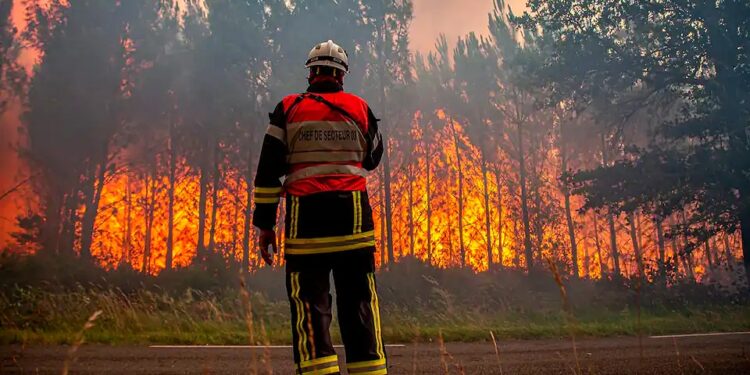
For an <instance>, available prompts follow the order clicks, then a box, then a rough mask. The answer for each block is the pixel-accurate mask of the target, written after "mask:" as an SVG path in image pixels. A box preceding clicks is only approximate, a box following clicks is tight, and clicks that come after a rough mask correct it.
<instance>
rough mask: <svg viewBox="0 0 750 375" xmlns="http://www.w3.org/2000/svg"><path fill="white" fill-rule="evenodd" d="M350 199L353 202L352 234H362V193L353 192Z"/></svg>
mask: <svg viewBox="0 0 750 375" xmlns="http://www.w3.org/2000/svg"><path fill="white" fill-rule="evenodd" d="M352 198H353V200H354V229H353V230H352V233H354V234H357V233H360V232H362V192H359V191H353V192H352Z"/></svg>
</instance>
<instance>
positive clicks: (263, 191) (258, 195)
mask: <svg viewBox="0 0 750 375" xmlns="http://www.w3.org/2000/svg"><path fill="white" fill-rule="evenodd" d="M280 197H281V187H273V188H264V187H256V188H255V189H254V190H253V200H254V201H255V203H279V200H280V199H281V198H280Z"/></svg>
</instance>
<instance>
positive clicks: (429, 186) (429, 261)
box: [424, 124, 432, 264]
mask: <svg viewBox="0 0 750 375" xmlns="http://www.w3.org/2000/svg"><path fill="white" fill-rule="evenodd" d="M427 128H428V129H429V124H428V125H427ZM428 139H429V138H428ZM424 147H425V164H426V165H427V167H426V170H427V182H426V187H425V189H426V190H427V191H426V194H427V200H426V201H425V204H426V205H427V264H432V202H431V201H432V195H431V192H432V177H431V176H432V173H430V165H431V164H432V163H431V162H432V155H431V154H430V142H429V141H425V143H424Z"/></svg>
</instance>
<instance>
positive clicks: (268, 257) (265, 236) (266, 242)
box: [258, 229, 277, 266]
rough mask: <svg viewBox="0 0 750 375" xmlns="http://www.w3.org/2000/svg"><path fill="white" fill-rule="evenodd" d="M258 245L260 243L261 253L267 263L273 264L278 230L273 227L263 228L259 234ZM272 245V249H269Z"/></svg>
mask: <svg viewBox="0 0 750 375" xmlns="http://www.w3.org/2000/svg"><path fill="white" fill-rule="evenodd" d="M258 245H260V254H261V256H262V257H263V260H264V261H266V264H267V265H269V266H273V254H274V253H276V251H277V250H276V232H274V231H273V230H271V229H261V230H260V233H259V234H258ZM268 246H271V251H268Z"/></svg>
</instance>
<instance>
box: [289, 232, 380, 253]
mask: <svg viewBox="0 0 750 375" xmlns="http://www.w3.org/2000/svg"><path fill="white" fill-rule="evenodd" d="M370 246H375V231H369V232H365V233H358V234H352V235H347V236H336V237H324V238H294V239H286V240H285V243H284V251H286V253H287V254H293V255H300V254H321V253H335V252H339V251H346V250H354V249H362V248H365V247H370Z"/></svg>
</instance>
